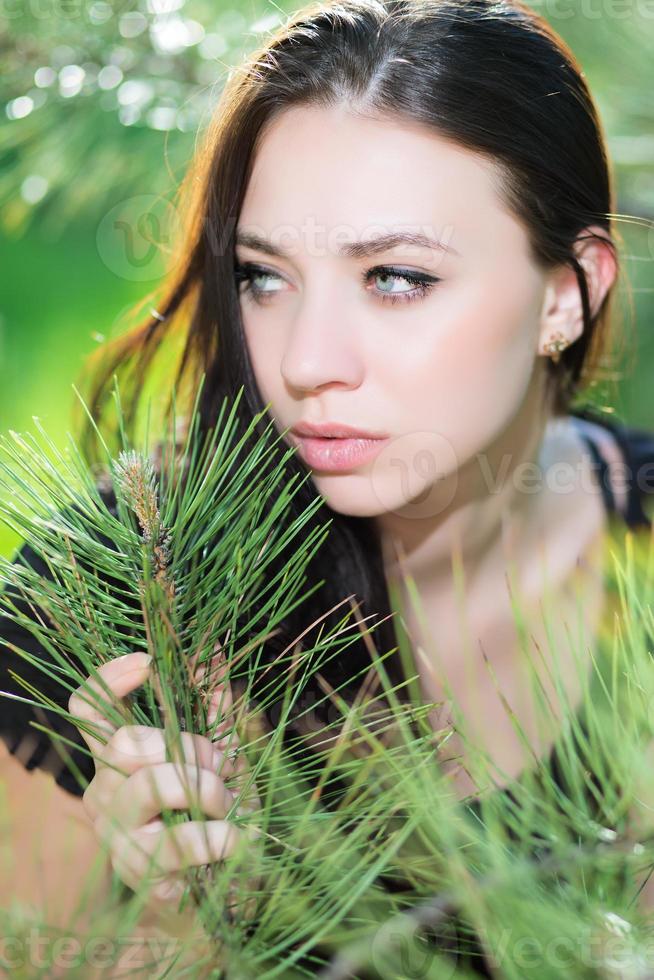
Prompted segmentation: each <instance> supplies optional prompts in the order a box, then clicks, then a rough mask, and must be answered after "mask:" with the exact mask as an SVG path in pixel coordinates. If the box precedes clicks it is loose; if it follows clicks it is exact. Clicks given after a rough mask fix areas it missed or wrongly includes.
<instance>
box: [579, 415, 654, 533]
mask: <svg viewBox="0 0 654 980" xmlns="http://www.w3.org/2000/svg"><path fill="white" fill-rule="evenodd" d="M570 419H571V421H572V422H573V424H575V425H576V426H577V428H578V429H579V432H580V434H581V435H582V436H583V437H584V439H585V441H586V443H587V444H588V446H589V449H590V451H591V453H592V455H593V457H594V460H595V464H596V468H597V474H598V478H599V480H600V483H601V488H602V492H603V494H604V499H605V502H606V506H607V510H609V511H610V512H613V513H619V514H621V515H622V516H623V517H624V520H625V522H626V524H627V525H628V526H629V527H651V526H652V520H653V519H654V425H653V426H652V428H651V429H650V428H647V427H645V426H642V425H638V426H637V425H632V424H630V423H628V422H625V421H623V420H621V419H619V418H618V417H617V416H616V415H614V414H608V413H606V412H602V411H601V410H600V409H598V408H595V407H592V406H591V407H585V408H578V409H575V410H573V411H572V412H570Z"/></svg>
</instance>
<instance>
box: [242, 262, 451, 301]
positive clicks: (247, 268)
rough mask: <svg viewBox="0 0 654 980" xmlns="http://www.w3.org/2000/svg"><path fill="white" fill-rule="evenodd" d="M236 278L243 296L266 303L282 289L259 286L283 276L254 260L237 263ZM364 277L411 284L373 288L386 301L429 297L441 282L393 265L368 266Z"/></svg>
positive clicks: (371, 279)
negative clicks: (246, 294)
mask: <svg viewBox="0 0 654 980" xmlns="http://www.w3.org/2000/svg"><path fill="white" fill-rule="evenodd" d="M234 278H235V281H236V284H237V289H239V291H240V293H241V295H243V294H245V293H249V294H250V295H251V296H252V298H253V299H254V300H255V302H257V303H265V302H266V301H267V299H269V298H270V297H271V296H272V295H274V294H275V293H278V292H280V289H279V288H277V287H275V286H274V285H273V287H272V288H269V286H268V287H266V286H262V285H256V281H257V280H259V281H263V282H264V283H265V282H266V281H267V282H268V283H269V284H270V282H271V281H273V280H278V281H281V277H280V276H278V275H277V274H276V273H274V272H270V271H269V270H268V269H264V268H262V267H261V266H257V265H254V264H253V263H252V262H245V263H243V264H240V263H236V266H235V269H234ZM361 278H362V282H363V284H364V285H365V286H366V287H367V285H368V283H369V282H371V281H374V280H379V281H380V282H382V283H385V284H386V285H388V284H392V283H393V282H395V283H398V282H399V283H400V284H401V283H404V284H405V286H406V285H407V284H408V285H409V287H410V288H409V289H402V288H400V289H394V288H391V289H390V290H388V289H387V288H386V286H385V285H382V288H381V289H375V290H371V291H372V292H374V295H375V297H376V298H378V299H380V300H381V301H382V302H383V303H409V302H411V301H412V300H414V299H420V298H421V297H422V296H426V295H427V293H429V292H430V290H431V289H432V288H433V287H434V286H435V285H436V283H438V282H440V281H441V280H440V279H439V278H438V277H437V276H428V275H425V274H423V273H417V272H411V271H410V270H408V269H395V268H393V267H392V266H376V267H375V268H374V269H368V270H367V271H366V272H364V273H363V275H362V277H361ZM242 283H245V288H244V289H242V290H241V289H240V286H241V284H242Z"/></svg>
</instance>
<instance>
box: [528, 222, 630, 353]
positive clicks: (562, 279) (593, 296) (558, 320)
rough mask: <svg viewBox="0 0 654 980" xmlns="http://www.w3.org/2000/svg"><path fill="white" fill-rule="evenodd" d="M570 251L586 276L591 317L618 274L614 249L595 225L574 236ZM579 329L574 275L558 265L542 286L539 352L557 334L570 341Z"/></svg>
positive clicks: (581, 322) (580, 321)
mask: <svg viewBox="0 0 654 980" xmlns="http://www.w3.org/2000/svg"><path fill="white" fill-rule="evenodd" d="M596 236H598V237H596ZM574 251H575V255H576V258H577V261H578V262H579V264H580V265H581V267H582V269H583V271H584V274H585V276H586V282H587V285H588V298H589V304H590V312H591V316H595V315H596V313H597V312H598V310H599V308H600V306H601V305H602V302H603V300H604V297H605V296H606V294H607V292H608V291H609V289H610V288H611V286H612V285H613V283H614V281H615V279H616V276H617V273H618V266H617V261H616V257H615V253H614V249H613V246H612V245H611V244H610V240H609V238H608V236H607V233H606V230H605V229H604V228H601V227H600V226H599V225H590V226H589V227H587V228H585V229H584V230H583V231H582V232H581V233H580V234H579V235H578V236H577V240H576V242H575V247H574ZM583 329H584V318H583V306H582V302H581V292H580V289H579V283H578V282H577V276H576V274H575V271H574V269H572V268H571V267H570V266H568V265H565V266H559V267H558V268H557V269H554V270H552V272H551V273H550V275H549V277H548V280H547V282H546V285H545V295H544V299H543V306H542V310H541V319H540V335H539V340H538V348H539V353H543V354H544V353H546V351H545V349H544V348H545V345H546V344H547V343H549V341H550V340H551V339H552V338H553V337H555V336H556V335H557V334H558V335H562V336H563V337H564V339H565V340H567V342H568V344H572V343H574V341H575V340H577V338H578V337H580V336H581V334H582V333H583Z"/></svg>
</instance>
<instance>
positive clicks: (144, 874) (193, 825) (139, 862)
mask: <svg viewBox="0 0 654 980" xmlns="http://www.w3.org/2000/svg"><path fill="white" fill-rule="evenodd" d="M240 836H241V831H240V830H239V828H238V827H237V826H236V825H235V824H233V823H230V822H229V821H227V820H189V821H187V822H186V823H180V824H175V825H174V826H172V827H160V826H158V825H155V824H154V823H153V825H152V828H151V829H150V828H148V827H141V828H139V829H138V830H133V831H131V832H130V834H129V836H128V837H126V838H125V840H124V841H123V842H122V844H121V846H120V847H119V848H118V847H117V848H115V849H114V853H113V854H112V857H111V861H112V864H113V867H114V869H115V871H116V872H117V873H118V874H119V875H120V877H121V878H122V879H123V880H124V881H126V883H127V884H128V885H129V886H130V887H131V888H133V889H134V890H136V889H137V888H138V887H140V886H141V885H142V884H143V882H144V880H146V879H149V880H150V881H152V880H156V878H158V877H161V876H162V875H174V874H175V873H179V872H183V871H184V870H185V869H186V868H187V867H190V866H197V865H201V864H212V863H213V862H214V861H221V860H224V858H226V857H228V856H229V855H231V854H233V853H234V851H235V849H236V847H237V845H238V843H239V840H240ZM169 887H170V883H169ZM182 887H183V886H182ZM180 894H181V892H180ZM159 897H162V898H163V897H164V896H163V895H159ZM166 897H168V896H166ZM170 897H172V896H170Z"/></svg>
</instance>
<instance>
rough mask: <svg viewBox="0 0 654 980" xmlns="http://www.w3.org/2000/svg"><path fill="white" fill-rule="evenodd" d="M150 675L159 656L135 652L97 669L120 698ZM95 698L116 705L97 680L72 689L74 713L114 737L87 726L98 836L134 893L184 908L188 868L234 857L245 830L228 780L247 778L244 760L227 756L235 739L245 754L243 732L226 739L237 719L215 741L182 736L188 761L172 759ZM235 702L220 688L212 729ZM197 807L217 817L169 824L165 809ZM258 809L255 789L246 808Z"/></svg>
mask: <svg viewBox="0 0 654 980" xmlns="http://www.w3.org/2000/svg"><path fill="white" fill-rule="evenodd" d="M221 663H224V661H222V659H221V654H218V655H217V656H215V657H214V658H213V660H212V661H211V669H212V670H213V669H215V668H216V667H218V668H219V667H220V664H221ZM150 668H151V658H150V657H148V656H147V655H146V654H142V653H133V654H127V655H126V656H123V657H117V658H116V659H114V660H110V661H108V662H107V663H105V664H103V665H102V666H101V667H100V668H99V669H98V674H99V675H100V676H101V677H102V680H103V681H104V683H105V684H106V685H107V687H108V688H109V689H110V690H111V692H112V694H113V695H114V697H115V699H117V700H120V699H121V698H124V697H125V696H126V695H127V694H129V693H130V692H131V691H133V690H135V689H136V688H138V687H140V685H141V684H143V683H144V682H145V681H146V680H147V678H148V675H149V672H150ZM191 668H192V670H195V661H192V662H191ZM206 669H207V668H206V667H204V668H203V672H202V674H201V675H199V674H198V673H197V672H196V673H195V674H194V675H193V676H194V677H195V679H197V680H198V681H201V680H202V678H203V677H205V676H206V675H205V673H204V671H205V670H206ZM91 691H96V692H98V694H99V695H100V697H101V698H105V699H106V698H107V694H106V692H105V691H104V690H103V688H102V686H101V685H100V683H99V682H98V680H97V679H96V678H95V677H91V678H88V679H87V681H86V682H85V683H84V684H83V685H81V686H80V687H79V688H77V690H76V691H74V692H73V694H72V695H71V696H70V699H69V702H68V709H69V711H70V713H71V714H72V715H74V716H75V717H77V718H79V719H83V720H84V721H86V722H88V723H89V725H90V727H92V728H93V730H96V731H98V732H99V733H101V734H103V735H104V736H105V737H106V738H107V742H106V744H105V743H104V742H103V741H102V740H101V739H100V738H95V737H94V736H92V735H90V734H88V733H87V732H85V731H82V730H81V729H80V732H81V734H82V736H83V738H84V740H85V741H86V743H87V745H88V746H89V748H90V749H91V751H92V752H93V755H94V757H95V766H96V771H95V776H94V777H93V779H92V781H91V782H90V783H89V785H88V787H87V789H86V791H85V793H84V796H83V803H84V807H85V810H86V812H87V813H88V815H89V817H90V818H91V820H92V822H93V825H94V829H95V832H96V834H97V836H98V838H99V839H100V841H101V842H102V843H104V844H105V845H106V846H107V847H108V851H109V856H110V860H111V864H112V866H113V868H114V870H115V871H116V873H117V874H118V875H119V876H120V878H121V879H122V880H123V881H124V882H125V883H126V884H127V885H129V887H130V888H132V889H133V890H134V891H140V890H141V889H142V888H143V887H146V888H147V890H148V898H149V899H150V900H151V901H153V902H154V903H157V904H162V903H163V904H164V905H166V904H168V903H171V902H173V901H174V902H175V903H177V901H178V900H179V898H180V897H181V894H182V892H183V891H184V887H185V882H184V871H185V869H187V868H189V867H190V866H194V865H209V864H212V863H213V862H216V861H220V860H222V859H224V858H225V857H226V856H227V855H229V854H231V853H233V851H234V850H235V848H236V847H237V845H238V843H239V839H240V836H241V833H242V831H241V830H240V829H239V828H238V827H237V826H236V825H235V824H234V823H232V822H230V821H227V820H225V819H224V817H225V814H226V813H227V812H228V811H229V810H230V808H231V807H232V806H233V804H234V801H235V797H234V794H233V793H232V792H231V790H230V789H229V788H228V787H227V786H226V785H225V782H224V778H226V779H228V778H230V777H236V778H237V779H238V778H242V777H243V776H244V775H247V773H246V771H245V769H246V766H245V760H244V758H243V756H242V754H237V757H236V760H235V761H234V760H232V759H231V758H229V757H226V756H225V753H224V750H225V749H226V743H227V742H228V741H229V747H230V749H234V748H238V743H237V741H236V737H235V733H233V737H232V738H220V736H222V735H223V734H224V732H225V729H226V728H229V727H231V722H230V720H229V718H228V717H227V718H223V719H222V720H221V723H220V726H218V727H216V728H215V738H216V741H214V742H212V741H210V740H209V739H208V738H205V737H204V736H201V735H196V734H193V733H190V732H182V733H181V736H180V740H181V745H180V749H181V751H182V752H183V760H178V761H175V762H169V761H166V745H165V740H164V731H163V729H160V728H154V727H149V726H144V725H124V726H122V727H116V726H114V725H112V724H110V723H109V722H108V720H107V719H106V718H105V717H104V716H103V714H102V713H101V712H100V711H99V710H98V708H97V707H96V706H95V705H94V704H93V703H89V702H93V701H94V700H95V697H94V696H93V695H92V694H90V692H91ZM232 703H233V701H232V696H231V690H230V687H229V685H228V684H226V683H218V684H217V685H215V686H214V687H212V688H211V692H210V698H209V705H208V708H209V710H208V722H209V724H210V725H212V724H213V722H214V721H215V720H216V719H217V716H218V712H220V714H221V716H224V715H225V713H229V709H231V707H232ZM230 754H231V753H230ZM218 772H220V775H218ZM190 800H193V801H194V802H195V803H196V804H197V805H198V806H199V807H200V809H201V810H202V812H203V813H204V814H206V816H207V817H208V818H209V819H207V820H191V821H188V822H186V823H180V824H176V825H174V826H171V827H166V826H165V825H164V823H163V821H162V820H161V819H160V817H159V814H160V813H161V811H162V810H163V809H164V808H169V809H180V810H184V809H188V808H189V805H190ZM259 805H260V804H259V798H258V796H257V794H256V790H254V791H253V793H252V795H251V797H250V800H249V801H248V806H247V809H252V808H253V807H258V806H259ZM241 809H245V808H241ZM239 812H240V810H239Z"/></svg>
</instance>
